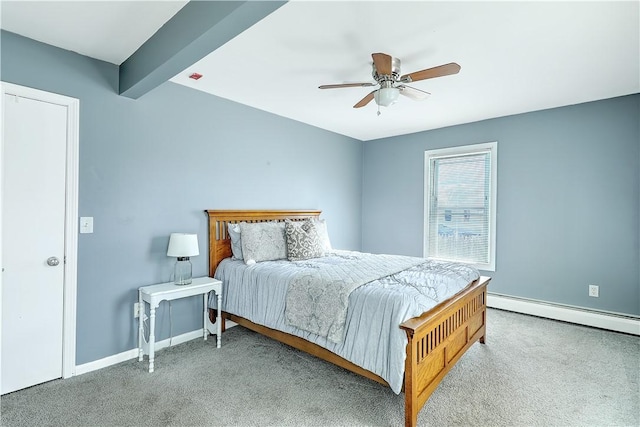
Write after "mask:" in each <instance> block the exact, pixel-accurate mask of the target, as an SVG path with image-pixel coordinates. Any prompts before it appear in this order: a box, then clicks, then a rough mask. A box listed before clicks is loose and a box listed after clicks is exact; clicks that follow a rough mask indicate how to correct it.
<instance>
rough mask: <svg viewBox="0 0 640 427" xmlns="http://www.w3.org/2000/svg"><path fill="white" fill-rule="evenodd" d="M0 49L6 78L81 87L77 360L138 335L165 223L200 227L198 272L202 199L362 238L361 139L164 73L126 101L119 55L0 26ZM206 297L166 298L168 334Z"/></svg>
mask: <svg viewBox="0 0 640 427" xmlns="http://www.w3.org/2000/svg"><path fill="white" fill-rule="evenodd" d="M0 47H1V54H2V56H1V59H2V61H1V66H2V68H1V75H0V77H1V78H2V80H3V81H5V82H10V83H15V84H20V85H24V86H29V87H33V88H36V89H41V90H46V91H50V92H55V93H60V94H63V95H67V96H71V97H75V98H78V99H80V195H79V214H80V216H93V217H94V233H93V234H80V235H79V248H78V252H79V254H78V258H79V259H78V310H77V356H76V363H77V364H83V363H87V362H91V361H94V360H98V359H101V358H104V357H107V356H111V355H113V354H117V353H120V352H123V351H127V350H130V349H132V348H135V347H136V346H137V329H136V322H134V320H133V317H132V310H133V308H132V306H133V303H134V301H136V300H137V288H138V287H139V286H144V285H149V284H153V283H158V282H164V281H168V280H169V278H170V274H171V270H172V266H173V259H172V258H168V257H167V256H166V250H167V243H168V238H169V234H170V233H171V232H174V231H179V232H195V233H198V238H199V243H200V256H198V257H194V258H192V261H193V271H194V276H203V275H206V274H207V271H208V259H207V255H206V254H207V239H208V233H207V219H206V215H205V213H204V209H233V208H237V209H255V208H273V209H287V208H298V209H305V208H310V209H322V210H324V211H325V214H323V216H324V217H325V218H326V219H327V222H328V226H329V234H330V237H331V239H332V243H333V245H334V246H335V247H338V248H344V249H360V242H361V235H360V220H361V192H362V188H361V178H362V166H361V165H362V143H361V142H359V141H356V140H353V139H351V138H347V137H344V136H340V135H336V134H333V133H330V132H326V131H323V130H320V129H317V128H314V127H311V126H307V125H304V124H301V123H298V122H294V121H291V120H288V119H285V118H282V117H279V116H275V115H272V114H268V113H265V112H262V111H259V110H256V109H252V108H249V107H246V106H243V105H240V104H236V103H233V102H230V101H227V100H224V99H220V98H217V97H214V96H210V95H206V94H204V93H201V92H198V91H195V90H192V89H188V88H185V87H182V86H179V85H176V84H173V83H165V84H163V85H161V86H160V87H158V88H157V89H155V90H154V91H152V92H150V93H148V94H147V95H145V96H143V97H142V98H140V99H139V100H131V99H129V98H125V97H122V96H118V95H117V94H116V90H117V85H118V82H117V79H118V69H117V67H116V66H115V65H112V64H108V63H105V62H101V61H97V60H93V59H90V58H87V57H84V56H81V55H78V54H75V53H72V52H69V51H64V50H61V49H57V48H53V47H51V46H48V45H45V44H42V43H38V42H35V41H32V40H29V39H26V38H23V37H20V36H17V35H15V34H11V33H7V32H2V34H1V46H0ZM164 304H166V303H164ZM201 304H202V303H201V300H200V299H199V298H191V299H189V300H186V301H185V300H181V301H175V302H173V303H172V317H173V335H174V336H175V335H178V334H181V333H185V332H189V331H193V330H195V329H197V328H198V327H201V323H199V322H201V315H200V314H198V312H199V311H200V310H201V308H200V307H201ZM158 315H159V316H158V319H157V326H158V329H157V330H158V334H157V338H159V339H164V338H168V336H169V328H170V325H169V316H168V309H167V307H166V305H163V306H161V308H160V309H159V311H158Z"/></svg>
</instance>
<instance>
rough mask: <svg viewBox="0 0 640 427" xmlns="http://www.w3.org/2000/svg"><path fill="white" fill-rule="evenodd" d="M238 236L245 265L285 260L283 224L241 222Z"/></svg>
mask: <svg viewBox="0 0 640 427" xmlns="http://www.w3.org/2000/svg"><path fill="white" fill-rule="evenodd" d="M240 234H241V235H242V239H241V242H242V256H243V258H244V262H245V264H247V265H248V264H252V263H253V262H260V261H274V260H277V259H286V258H287V239H286V237H285V234H284V222H251V223H249V222H241V223H240Z"/></svg>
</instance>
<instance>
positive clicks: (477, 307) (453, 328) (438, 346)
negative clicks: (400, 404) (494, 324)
mask: <svg viewBox="0 0 640 427" xmlns="http://www.w3.org/2000/svg"><path fill="white" fill-rule="evenodd" d="M490 280H491V279H490V278H489V277H480V278H479V279H478V280H476V281H475V282H474V283H473V284H472V285H471V286H470V287H469V288H467V289H466V290H465V291H464V292H463V293H461V294H458V295H456V296H455V297H454V298H452V299H450V300H448V301H445V302H444V303H442V304H439V305H438V306H436V307H435V308H434V309H432V310H430V311H429V312H427V313H425V314H423V315H422V316H420V317H414V318H412V319H409V320H407V321H406V322H404V323H403V324H402V325H400V327H401V328H402V329H404V330H405V332H406V333H407V338H408V340H409V342H408V343H407V358H406V361H405V377H404V381H405V413H404V417H405V426H412V427H413V426H415V425H417V423H418V412H420V409H421V408H422V407H423V406H424V404H425V403H426V401H427V400H428V399H429V396H431V394H432V393H433V392H434V391H435V389H436V387H438V384H440V381H441V380H442V379H443V378H444V376H445V375H446V374H447V372H449V371H450V370H451V368H452V367H453V365H455V363H456V362H457V361H458V360H459V359H460V357H462V355H463V354H464V353H465V351H467V349H468V348H469V347H471V345H472V344H473V343H475V342H476V341H480V342H481V343H484V341H485V334H486V313H487V285H488V284H489V281H490Z"/></svg>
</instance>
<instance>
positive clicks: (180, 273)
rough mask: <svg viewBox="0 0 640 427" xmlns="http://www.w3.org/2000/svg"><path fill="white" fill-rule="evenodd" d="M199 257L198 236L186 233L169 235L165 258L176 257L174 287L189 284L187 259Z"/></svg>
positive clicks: (188, 261) (189, 269)
mask: <svg viewBox="0 0 640 427" xmlns="http://www.w3.org/2000/svg"><path fill="white" fill-rule="evenodd" d="M196 255H200V251H199V250H198V235H197V234H186V233H171V236H170V237H169V249H167V256H173V257H176V258H177V259H176V266H175V271H174V276H173V282H174V283H175V284H176V285H188V284H190V283H191V271H192V270H191V261H190V260H189V257H192V256H196Z"/></svg>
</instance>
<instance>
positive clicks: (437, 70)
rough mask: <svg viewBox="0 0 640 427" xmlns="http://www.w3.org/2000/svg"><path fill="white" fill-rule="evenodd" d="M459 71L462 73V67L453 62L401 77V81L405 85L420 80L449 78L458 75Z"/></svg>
mask: <svg viewBox="0 0 640 427" xmlns="http://www.w3.org/2000/svg"><path fill="white" fill-rule="evenodd" d="M458 71H460V66H459V65H458V64H456V63H455V62H451V63H449V64H445V65H440V66H437V67H433V68H427V69H426V70H421V71H416V72H414V73H409V74H405V75H403V76H401V77H400V81H401V82H404V83H409V82H417V81H418V80H426V79H432V78H434V77H442V76H448V75H451V74H457V73H458Z"/></svg>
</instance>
